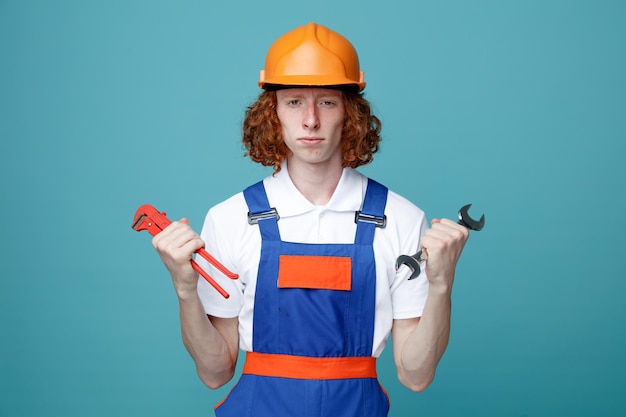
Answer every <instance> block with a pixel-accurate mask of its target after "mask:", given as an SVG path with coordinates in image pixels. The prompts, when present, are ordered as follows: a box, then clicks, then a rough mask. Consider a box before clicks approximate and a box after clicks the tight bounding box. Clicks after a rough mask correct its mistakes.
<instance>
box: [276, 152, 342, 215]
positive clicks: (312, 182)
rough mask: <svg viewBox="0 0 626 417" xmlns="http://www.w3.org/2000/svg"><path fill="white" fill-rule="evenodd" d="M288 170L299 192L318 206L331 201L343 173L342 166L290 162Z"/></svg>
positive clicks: (288, 162)
mask: <svg viewBox="0 0 626 417" xmlns="http://www.w3.org/2000/svg"><path fill="white" fill-rule="evenodd" d="M287 169H288V171H289V177H290V178H291V181H292V182H293V184H294V185H295V186H296V188H297V189H298V191H300V193H301V194H302V195H303V196H304V197H305V198H306V199H307V200H309V201H310V202H311V203H313V204H315V205H316V206H323V205H325V204H327V203H328V202H329V201H330V199H331V197H332V196H333V193H334V192H335V189H336V188H337V184H339V180H340V179H341V175H342V173H343V167H342V166H341V165H340V164H332V165H330V166H329V165H327V164H320V165H315V164H298V163H297V162H295V161H290V160H288V161H287Z"/></svg>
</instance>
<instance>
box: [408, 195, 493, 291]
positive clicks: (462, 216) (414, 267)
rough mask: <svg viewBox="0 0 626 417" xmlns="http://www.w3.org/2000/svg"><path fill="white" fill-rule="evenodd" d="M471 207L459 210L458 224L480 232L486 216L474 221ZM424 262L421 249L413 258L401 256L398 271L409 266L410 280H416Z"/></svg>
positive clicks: (466, 206) (469, 205) (468, 205)
mask: <svg viewBox="0 0 626 417" xmlns="http://www.w3.org/2000/svg"><path fill="white" fill-rule="evenodd" d="M471 206H472V205H471V204H466V205H465V206H463V207H461V210H459V221H458V222H457V223H458V224H460V225H461V226H465V227H467V228H468V229H470V230H476V231H479V230H481V229H482V228H483V227H485V215H484V214H483V215H482V216H481V218H480V219H479V220H474V219H472V218H471V217H470V215H469V213H468V211H469V208H470V207H471ZM423 261H425V259H422V250H421V249H420V250H418V251H417V253H416V254H415V255H412V256H409V255H400V256H398V259H397V260H396V270H397V269H398V268H400V265H403V264H404V265H406V266H408V267H409V268H410V269H411V271H412V272H411V276H410V277H409V279H414V278H416V277H417V276H418V275H419V274H420V271H421V269H420V263H421V262H423Z"/></svg>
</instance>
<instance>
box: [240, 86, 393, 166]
mask: <svg viewBox="0 0 626 417" xmlns="http://www.w3.org/2000/svg"><path fill="white" fill-rule="evenodd" d="M342 93H343V104H344V109H345V120H344V125H343V132H342V138H341V142H342V143H341V148H342V151H343V163H342V165H343V167H350V168H356V167H359V166H361V165H366V164H369V163H370V162H372V160H373V159H374V154H375V153H376V152H377V151H378V143H379V142H380V140H381V138H380V130H381V127H382V125H381V123H380V120H379V119H378V117H376V116H374V115H373V114H372V111H371V106H370V103H369V102H368V101H367V100H366V99H365V98H364V97H363V94H362V93H359V92H354V91H351V90H342ZM242 142H243V146H244V148H245V149H246V152H245V155H246V156H249V157H250V159H252V160H253V161H254V162H259V163H261V164H262V165H264V166H271V167H274V173H277V172H278V171H280V164H281V163H282V162H283V161H284V160H285V158H287V155H288V153H289V149H287V146H286V145H285V142H284V141H283V134H282V127H281V124H280V121H279V120H278V116H277V115H276V91H273V90H266V91H263V92H262V93H261V94H260V95H259V97H258V99H257V100H256V101H255V102H254V103H253V104H252V105H250V106H249V107H248V108H247V110H246V114H245V119H244V122H243V139H242Z"/></svg>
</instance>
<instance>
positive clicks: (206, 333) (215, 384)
mask: <svg viewBox="0 0 626 417" xmlns="http://www.w3.org/2000/svg"><path fill="white" fill-rule="evenodd" d="M178 301H179V311H180V323H181V332H182V339H183V343H184V345H185V347H186V348H187V351H188V352H189V354H190V355H191V357H192V358H193V360H194V362H195V364H196V369H197V372H198V376H199V377H200V379H201V380H202V381H203V382H204V384H205V385H207V386H208V387H209V388H212V389H215V388H219V387H221V386H222V385H224V384H225V383H227V382H228V381H229V380H230V379H231V378H232V376H233V373H234V370H235V365H236V362H237V345H236V343H237V342H236V337H237V336H236V334H235V335H233V334H232V332H231V331H229V329H228V328H225V329H218V328H217V327H216V326H215V325H214V324H213V323H212V322H211V320H209V318H208V317H207V315H206V313H205V312H204V309H203V307H202V303H201V302H200V298H199V297H198V293H197V292H195V291H194V292H193V293H190V294H189V295H187V296H180V295H179V298H178ZM220 330H221V331H220ZM235 330H236V328H235ZM233 337H234V338H235V342H234V344H235V346H234V347H233V346H232V345H233V342H232V341H230V343H229V338H230V339H232V338H233Z"/></svg>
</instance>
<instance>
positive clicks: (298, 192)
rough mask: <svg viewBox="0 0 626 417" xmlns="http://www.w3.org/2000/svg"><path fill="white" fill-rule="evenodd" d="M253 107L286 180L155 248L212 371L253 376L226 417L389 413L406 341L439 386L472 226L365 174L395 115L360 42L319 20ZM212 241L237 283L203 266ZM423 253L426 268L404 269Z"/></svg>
mask: <svg viewBox="0 0 626 417" xmlns="http://www.w3.org/2000/svg"><path fill="white" fill-rule="evenodd" d="M259 85H260V86H261V87H262V88H263V90H264V91H263V92H262V93H261V95H260V96H259V98H258V100H257V102H256V103H254V104H253V105H252V106H250V107H249V108H248V110H247V113H246V119H245V121H244V126H243V143H244V145H245V147H246V149H247V154H248V156H250V157H251V158H252V159H253V160H254V161H256V162H259V163H262V164H263V165H266V166H272V167H273V168H274V174H273V175H271V176H269V177H267V178H265V179H264V180H263V181H262V182H259V183H257V184H255V185H253V186H251V187H249V188H247V189H246V190H245V191H244V192H243V193H239V194H236V195H234V196H233V197H231V198H230V199H228V200H226V201H224V202H222V203H220V204H218V205H217V206H215V207H213V208H211V209H210V210H209V212H208V214H207V217H206V220H205V224H204V227H203V230H202V233H201V236H198V235H196V234H195V233H194V232H193V230H192V229H191V228H190V227H189V225H188V221H187V220H186V219H182V220H180V221H178V222H174V223H172V225H171V226H169V227H168V228H167V229H165V230H164V231H163V232H162V233H160V234H158V235H157V236H156V237H155V238H154V240H153V244H154V246H155V248H156V249H157V251H158V253H159V254H160V256H161V258H162V260H163V262H164V264H165V265H166V267H167V268H168V270H169V272H170V274H171V276H172V280H173V282H174V287H175V289H176V292H177V295H178V298H179V305H180V320H181V327H182V337H183V341H184V344H185V346H186V348H187V350H188V351H189V353H190V355H191V356H192V358H193V360H194V361H195V363H196V366H197V370H198V374H199V376H200V378H201V379H202V381H203V382H204V383H205V384H206V385H207V386H208V387H210V388H218V387H220V386H222V385H224V384H225V383H226V382H228V381H229V380H230V379H231V378H232V377H233V374H234V370H235V365H236V362H237V357H238V351H239V349H240V348H241V349H242V350H243V351H244V352H246V358H245V364H244V369H243V375H242V376H241V378H240V380H239V382H238V383H237V385H236V386H235V387H234V389H233V390H232V391H231V393H230V394H229V395H228V397H227V398H226V399H225V400H224V401H223V402H222V403H220V404H218V406H216V414H217V415H218V416H220V417H221V416H237V417H242V416H272V417H276V416H305V415H318V416H333V417H334V416H342V417H346V416H386V415H387V414H388V410H389V401H388V398H387V395H386V393H385V392H384V391H383V390H382V388H381V387H380V385H379V384H378V381H377V379H376V358H377V357H378V356H379V355H380V353H381V352H382V350H383V348H384V347H385V344H386V341H387V338H388V336H389V334H390V333H391V335H392V341H393V355H394V360H395V364H396V369H397V374H398V378H399V379H400V381H401V382H402V383H403V384H404V385H406V386H407V387H408V388H409V389H411V390H413V391H421V390H423V389H425V388H426V387H427V386H428V385H429V384H430V382H431V381H432V379H433V377H434V374H435V369H436V367H437V364H438V363H439V360H440V359H441V357H442V355H443V353H444V351H445V349H446V346H447V343H448V338H449V332H450V297H451V291H452V284H453V280H454V272H455V267H456V263H457V261H458V259H459V257H460V255H461V251H462V249H463V246H464V244H465V242H466V240H467V238H468V231H467V229H466V228H465V227H462V226H460V225H458V224H456V222H454V221H451V220H448V219H440V220H439V219H436V220H433V221H432V225H431V227H430V228H427V225H426V222H425V217H424V214H423V212H422V211H421V210H420V209H418V208H417V207H415V206H414V205H413V204H412V203H410V202H409V201H407V200H406V199H404V198H402V197H400V196H399V195H397V194H395V193H393V192H391V191H388V190H387V188H386V187H384V186H382V185H381V184H379V183H377V182H375V181H372V180H370V179H368V178H366V177H364V176H363V175H361V174H360V173H358V172H357V171H356V170H355V169H354V168H356V167H358V166H361V165H363V164H367V163H369V162H370V161H371V160H372V155H373V154H374V153H375V152H376V151H377V149H378V143H379V140H380V138H379V132H380V122H379V120H378V119H377V118H376V117H375V116H374V115H372V114H371V111H370V106H369V103H368V102H367V101H366V100H365V99H364V98H363V96H362V92H361V91H362V90H363V88H364V87H365V82H364V81H363V73H362V72H360V69H359V61H358V57H357V54H356V51H355V50H354V48H353V46H352V45H351V44H350V42H349V41H348V40H347V39H345V38H344V37H343V36H341V35H339V34H338V33H336V32H333V31H331V30H329V29H328V28H326V27H323V26H319V25H316V24H314V23H310V24H308V25H305V26H302V27H299V28H297V29H295V30H293V31H291V32H289V33H287V34H285V35H283V36H282V37H280V38H279V39H278V40H277V41H276V42H275V43H274V44H273V45H272V47H271V48H270V50H269V52H268V55H267V59H266V63H265V70H263V71H261V78H260V81H259ZM203 246H206V249H207V250H208V251H209V252H210V253H212V254H213V255H214V256H215V257H216V258H217V259H219V260H220V261H221V262H222V263H223V264H224V265H225V266H226V267H227V268H229V269H231V270H232V271H234V272H236V273H237V274H238V275H239V279H237V280H236V281H232V280H228V279H227V278H224V277H221V275H220V274H219V272H217V271H216V270H214V269H211V266H210V265H209V264H208V263H206V262H203V261H202V260H201V259H198V262H202V263H201V265H202V267H203V268H204V269H205V270H208V271H209V274H211V275H212V276H213V277H214V278H215V279H217V280H219V282H220V285H222V286H223V287H224V288H225V289H226V290H227V291H228V292H229V293H230V297H229V298H228V299H224V298H222V297H221V296H220V295H219V294H218V293H217V292H216V291H215V290H214V289H213V288H212V287H211V286H209V285H208V284H207V283H206V282H205V281H204V280H198V274H197V273H196V272H195V271H194V270H193V269H192V268H191V266H190V262H189V260H190V259H191V258H192V256H193V253H194V251H195V250H197V249H199V248H201V247H203ZM420 247H421V248H422V249H423V252H424V253H425V254H427V258H428V259H427V262H426V265H425V268H423V271H422V273H421V275H420V276H419V277H418V278H417V279H415V280H408V279H407V278H408V276H409V274H410V271H409V269H408V268H407V267H401V268H400V269H399V270H397V271H396V269H395V260H396V258H397V257H398V256H399V255H401V254H407V253H414V252H415V251H416V250H417V249H418V248H420Z"/></svg>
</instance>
